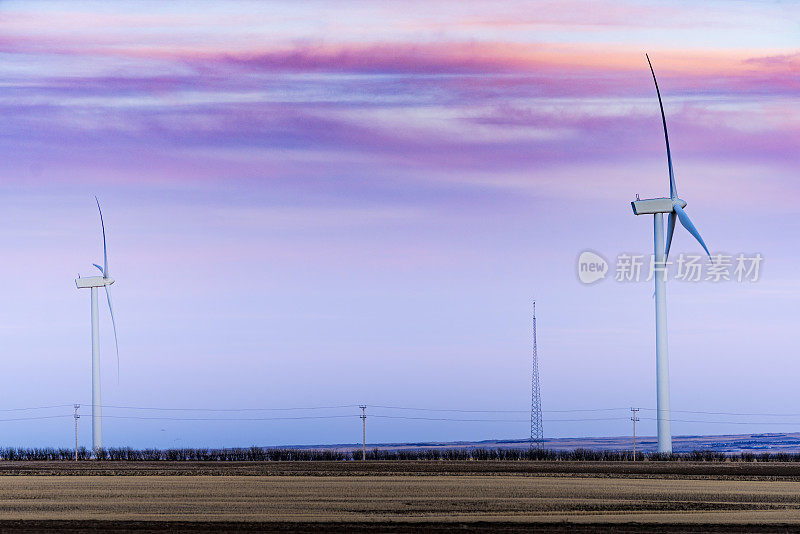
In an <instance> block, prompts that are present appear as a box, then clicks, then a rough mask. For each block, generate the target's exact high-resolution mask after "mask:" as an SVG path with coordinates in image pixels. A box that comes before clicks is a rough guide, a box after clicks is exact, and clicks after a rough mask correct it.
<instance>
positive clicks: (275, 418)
mask: <svg viewBox="0 0 800 534" xmlns="http://www.w3.org/2000/svg"><path fill="white" fill-rule="evenodd" d="M348 417H350V418H354V417H357V416H356V415H355V414H352V415H306V416H297V417H148V416H139V415H104V416H103V418H104V419H139V420H153V421H297V420H304V419H344V418H348Z"/></svg>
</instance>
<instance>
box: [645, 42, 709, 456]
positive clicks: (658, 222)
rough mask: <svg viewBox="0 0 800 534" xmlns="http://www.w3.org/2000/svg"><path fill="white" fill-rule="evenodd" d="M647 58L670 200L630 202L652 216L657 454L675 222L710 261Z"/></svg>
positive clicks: (665, 402)
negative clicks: (679, 183) (680, 181)
mask: <svg viewBox="0 0 800 534" xmlns="http://www.w3.org/2000/svg"><path fill="white" fill-rule="evenodd" d="M645 57H647V64H648V65H650V73H651V74H652V75H653V82H654V83H655V85H656V95H658V105H659V107H660V108H661V122H662V123H663V124H664V139H665V141H666V143H667V165H668V166H669V198H650V199H647V200H639V199H638V195H637V199H636V200H635V201H634V202H631V205H632V206H633V213H634V215H649V214H652V215H653V230H654V233H655V238H654V253H655V281H656V293H655V300H656V409H657V410H658V452H664V453H671V452H672V433H671V431H670V409H669V356H668V354H667V300H666V294H665V290H666V288H665V284H664V275H665V272H664V271H665V268H666V261H667V257H668V256H669V247H670V244H672V234H673V233H674V232H675V220H676V219H678V220H680V221H681V224H682V225H683V227H684V228H686V230H688V231H689V233H690V234H692V235H693V236H694V237H695V239H697V241H698V242H699V243H700V245H702V247H703V250H705V251H706V254H708V256H709V258H710V257H711V255H710V254H709V252H708V247H707V246H706V244H705V242H704V241H703V238H702V237H700V232H698V231H697V228H695V227H694V224H692V221H691V219H689V216H688V215H687V214H686V212H685V211H683V208H685V207H686V202H685V201H684V200H681V199H680V198H678V189H677V187H675V176H674V174H673V172H672V154H671V153H670V151H669V136H668V135H667V119H666V117H665V115H664V105H663V104H662V103H661V93H660V92H659V90H658V81H656V73H655V71H653V65H652V63H650V57H649V56H647V54H645ZM664 213H669V221H668V222H667V243H666V246H665V245H664V215H663V214H664Z"/></svg>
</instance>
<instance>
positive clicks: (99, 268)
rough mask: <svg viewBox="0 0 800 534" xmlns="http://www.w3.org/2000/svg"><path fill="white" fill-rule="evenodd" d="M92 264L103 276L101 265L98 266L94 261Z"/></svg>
mask: <svg viewBox="0 0 800 534" xmlns="http://www.w3.org/2000/svg"><path fill="white" fill-rule="evenodd" d="M92 265H94V266H95V267H97V269H98V270H99V271H100V274H102V275H103V277H105V273H104V272H103V268H102V267H100V266H99V265H97V264H96V263H93V264H92Z"/></svg>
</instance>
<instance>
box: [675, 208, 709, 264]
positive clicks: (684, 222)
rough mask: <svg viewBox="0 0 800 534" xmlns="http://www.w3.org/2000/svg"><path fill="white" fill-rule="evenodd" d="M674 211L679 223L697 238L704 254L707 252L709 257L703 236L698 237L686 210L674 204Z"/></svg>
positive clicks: (698, 233) (698, 234)
mask: <svg viewBox="0 0 800 534" xmlns="http://www.w3.org/2000/svg"><path fill="white" fill-rule="evenodd" d="M675 213H677V214H678V218H679V219H680V220H681V224H682V225H683V227H684V228H686V229H687V230H688V231H689V233H690V234H692V235H693V236H694V238H695V239H697V241H698V243H700V245H702V247H703V250H705V251H706V254H708V257H709V258H711V253H710V252H709V251H708V247H707V246H706V243H705V241H703V238H702V237H700V232H698V231H697V228H695V227H694V225H693V224H692V220H691V219H690V218H689V216H688V215H687V214H686V212H685V211H683V208H681V207H680V206H678V205H676V206H675Z"/></svg>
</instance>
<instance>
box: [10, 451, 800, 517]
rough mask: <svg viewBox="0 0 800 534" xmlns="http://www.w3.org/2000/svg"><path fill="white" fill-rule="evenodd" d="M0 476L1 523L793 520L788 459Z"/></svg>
mask: <svg viewBox="0 0 800 534" xmlns="http://www.w3.org/2000/svg"><path fill="white" fill-rule="evenodd" d="M0 474H2V475H5V476H0V530H2V531H9V530H16V531H30V532H33V531H40V530H47V529H59V530H62V531H73V532H79V531H86V530H103V531H129V532H130V531H139V532H144V531H166V530H169V531H175V532H180V531H185V532H189V531H194V532H198V531H206V532H222V531H230V530H251V531H254V530H259V531H281V532H288V531H308V532H310V531H312V530H313V531H317V532H318V531H320V530H321V529H322V530H328V531H338V532H345V531H348V532H358V531H363V530H368V529H375V530H380V531H382V532H413V531H419V530H422V529H425V530H426V531H439V532H454V531H456V530H462V531H463V529H464V528H465V527H468V528H469V529H471V530H481V531H495V532H497V531H513V530H518V529H520V528H523V527H526V528H527V527H531V526H533V527H534V528H533V529H532V530H534V531H540V532H567V531H572V532H575V531H577V532H611V531H613V532H636V531H640V530H649V531H671V532H691V531H697V530H698V525H700V524H702V527H700V529H701V530H704V531H739V532H789V531H793V530H797V529H800V466H798V465H796V464H756V463H751V464H690V463H685V462H664V463H659V462H642V463H638V464H627V463H566V462H565V463H557V462H555V463H544V462H543V463H534V462H461V463H459V462H431V463H428V462H384V463H379V462H376V463H374V464H371V465H370V464H369V463H368V464H367V465H364V464H360V463H354V462H348V463H322V462H320V463H316V462H307V463H272V464H265V463H247V464H223V463H218V464H213V465H209V464H200V463H197V464H192V463H182V464H170V463H158V464H146V463H142V464H139V463H137V462H132V463H128V464H112V463H110V462H101V463H97V462H80V463H77V464H72V463H66V462H65V463H61V462H54V463H42V464H37V463H34V462H31V463H12V462H8V463H2V464H0ZM525 523H534V524H533V525H527V526H526V525H525ZM792 525H793V526H792Z"/></svg>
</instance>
